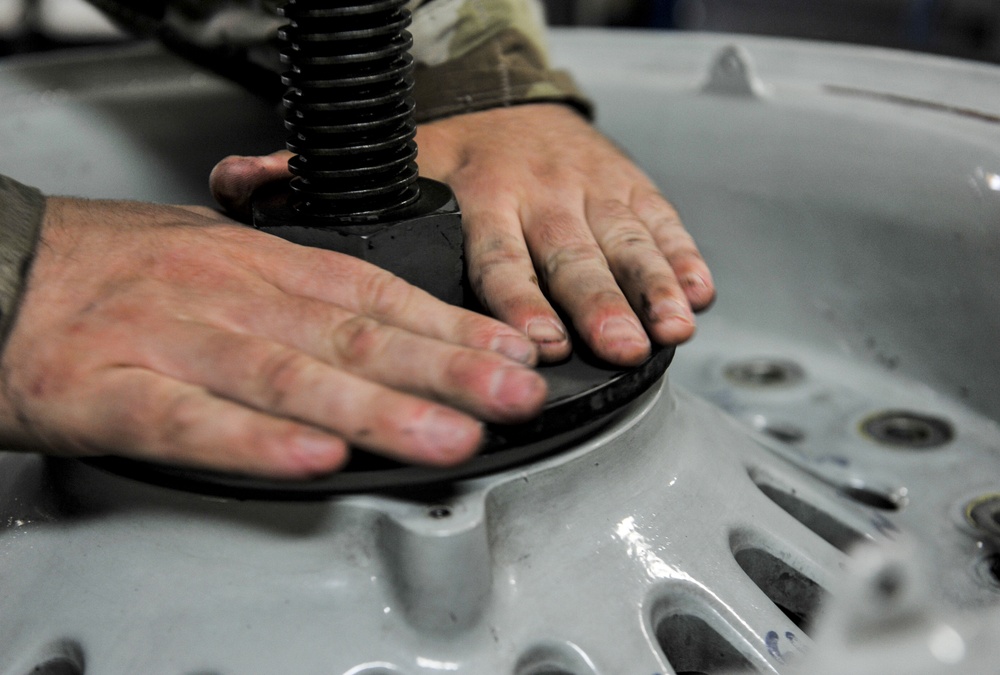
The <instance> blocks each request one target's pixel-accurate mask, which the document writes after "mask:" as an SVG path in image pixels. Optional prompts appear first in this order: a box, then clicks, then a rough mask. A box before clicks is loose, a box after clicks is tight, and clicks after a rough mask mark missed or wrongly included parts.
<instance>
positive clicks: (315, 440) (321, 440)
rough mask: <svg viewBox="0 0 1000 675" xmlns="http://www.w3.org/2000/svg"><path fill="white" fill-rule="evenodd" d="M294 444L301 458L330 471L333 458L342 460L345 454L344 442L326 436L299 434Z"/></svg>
mask: <svg viewBox="0 0 1000 675" xmlns="http://www.w3.org/2000/svg"><path fill="white" fill-rule="evenodd" d="M294 443H295V449H296V451H297V454H298V455H299V456H300V457H302V458H303V459H304V460H305V461H306V462H308V463H311V464H314V465H316V466H317V467H321V468H326V469H329V468H330V467H329V466H328V465H329V463H330V460H331V458H332V456H334V455H335V456H336V457H337V458H338V459H340V458H341V457H342V455H343V453H344V443H343V441H341V440H340V439H337V438H331V437H330V436H326V435H324V434H319V433H308V432H307V433H303V434H299V436H298V437H297V438H296V439H295V441H294Z"/></svg>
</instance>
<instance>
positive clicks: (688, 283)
mask: <svg viewBox="0 0 1000 675" xmlns="http://www.w3.org/2000/svg"><path fill="white" fill-rule="evenodd" d="M680 283H681V287H682V288H708V284H707V283H705V280H704V279H702V278H701V276H699V275H697V274H686V275H684V276H683V277H681V278H680Z"/></svg>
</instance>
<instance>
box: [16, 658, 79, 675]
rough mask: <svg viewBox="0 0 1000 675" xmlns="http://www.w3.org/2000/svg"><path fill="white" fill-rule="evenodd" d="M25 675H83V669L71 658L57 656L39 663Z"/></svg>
mask: <svg viewBox="0 0 1000 675" xmlns="http://www.w3.org/2000/svg"><path fill="white" fill-rule="evenodd" d="M26 675H83V668H82V667H81V666H80V664H79V663H78V662H77V661H76V660H75V659H73V658H71V657H68V656H57V657H55V658H53V659H47V660H45V661H43V662H42V663H39V664H38V665H37V666H35V667H34V668H32V669H31V670H30V671H29V672H28V673H26Z"/></svg>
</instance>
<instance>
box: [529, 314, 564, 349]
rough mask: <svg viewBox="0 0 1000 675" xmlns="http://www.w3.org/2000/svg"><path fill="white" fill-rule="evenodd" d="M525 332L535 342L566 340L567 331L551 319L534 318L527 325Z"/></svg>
mask: <svg viewBox="0 0 1000 675" xmlns="http://www.w3.org/2000/svg"><path fill="white" fill-rule="evenodd" d="M524 332H525V333H527V334H528V337H530V338H531V339H532V340H534V341H535V342H541V343H546V342H565V340H566V331H565V330H563V327H562V326H560V325H559V324H557V323H556V322H555V321H552V320H551V319H532V320H531V321H529V322H528V325H527V326H526V327H525V330H524Z"/></svg>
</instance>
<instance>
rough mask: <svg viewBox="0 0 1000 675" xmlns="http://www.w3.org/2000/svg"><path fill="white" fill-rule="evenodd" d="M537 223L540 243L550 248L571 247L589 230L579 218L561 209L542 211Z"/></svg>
mask: <svg viewBox="0 0 1000 675" xmlns="http://www.w3.org/2000/svg"><path fill="white" fill-rule="evenodd" d="M537 222H538V224H539V225H540V228H539V232H538V238H539V241H540V243H541V244H542V245H544V246H547V247H551V248H562V247H564V246H568V245H573V242H575V241H577V240H579V239H580V238H581V237H582V236H583V233H584V232H587V231H588V230H589V228H588V227H587V225H586V223H585V222H584V221H583V220H582V219H581V218H579V217H577V216H575V215H574V214H573V213H571V212H569V211H567V210H565V209H563V208H549V209H542V210H541V211H540V212H539V216H538V218H537Z"/></svg>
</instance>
